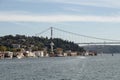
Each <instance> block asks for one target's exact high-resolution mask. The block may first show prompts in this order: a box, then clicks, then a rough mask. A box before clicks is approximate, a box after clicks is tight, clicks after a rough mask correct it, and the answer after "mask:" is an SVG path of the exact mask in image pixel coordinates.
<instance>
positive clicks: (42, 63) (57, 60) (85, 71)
mask: <svg viewBox="0 0 120 80" xmlns="http://www.w3.org/2000/svg"><path fill="white" fill-rule="evenodd" d="M0 80H120V55H118V54H117V55H115V56H111V55H104V56H97V57H51V58H27V59H5V60H0Z"/></svg>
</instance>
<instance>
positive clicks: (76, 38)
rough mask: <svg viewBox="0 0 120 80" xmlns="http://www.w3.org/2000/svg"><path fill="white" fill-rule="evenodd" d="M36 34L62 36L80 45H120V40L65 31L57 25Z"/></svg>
mask: <svg viewBox="0 0 120 80" xmlns="http://www.w3.org/2000/svg"><path fill="white" fill-rule="evenodd" d="M35 35H36V36H43V37H48V38H51V39H52V38H61V39H63V40H68V41H71V42H74V43H76V44H79V45H120V40H113V39H106V38H99V37H93V36H87V35H82V34H78V33H73V32H70V31H65V30H62V29H59V28H55V27H49V28H48V29H45V30H43V31H42V32H40V33H37V34H35Z"/></svg>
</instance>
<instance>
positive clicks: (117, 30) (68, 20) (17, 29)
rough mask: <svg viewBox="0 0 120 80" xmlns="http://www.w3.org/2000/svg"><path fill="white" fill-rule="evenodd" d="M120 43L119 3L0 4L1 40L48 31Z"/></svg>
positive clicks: (51, 0) (7, 0)
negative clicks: (58, 31) (3, 37)
mask: <svg viewBox="0 0 120 80" xmlns="http://www.w3.org/2000/svg"><path fill="white" fill-rule="evenodd" d="M51 26H53V27H56V28H60V29H63V30H67V31H70V32H75V33H78V34H83V35H88V36H94V37H101V38H108V39H117V40H120V0H0V36H4V35H8V34H12V35H15V34H23V35H30V36H32V35H35V34H36V33H39V32H41V31H42V30H44V29H46V28H48V27H51Z"/></svg>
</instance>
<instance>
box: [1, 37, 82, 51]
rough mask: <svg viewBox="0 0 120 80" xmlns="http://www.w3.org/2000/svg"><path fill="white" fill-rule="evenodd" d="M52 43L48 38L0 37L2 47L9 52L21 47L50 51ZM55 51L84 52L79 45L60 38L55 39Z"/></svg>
mask: <svg viewBox="0 0 120 80" xmlns="http://www.w3.org/2000/svg"><path fill="white" fill-rule="evenodd" d="M50 42H51V40H50V39H48V38H47V37H46V38H44V37H35V36H25V35H16V36H13V35H7V36H2V37H0V45H1V46H5V47H7V50H12V49H13V48H15V47H16V46H17V47H20V48H24V49H26V50H28V49H29V48H32V50H41V49H43V48H47V50H48V51H49V50H50ZM53 42H54V44H55V45H54V49H56V48H62V49H63V50H64V51H66V50H72V51H80V52H81V51H84V49H83V48H82V47H79V46H78V45H77V44H75V43H73V42H70V41H66V40H62V39H59V38H54V39H53Z"/></svg>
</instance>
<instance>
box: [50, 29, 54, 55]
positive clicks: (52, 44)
mask: <svg viewBox="0 0 120 80" xmlns="http://www.w3.org/2000/svg"><path fill="white" fill-rule="evenodd" d="M50 46H51V53H52V54H54V52H53V46H54V43H53V27H51V43H50Z"/></svg>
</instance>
